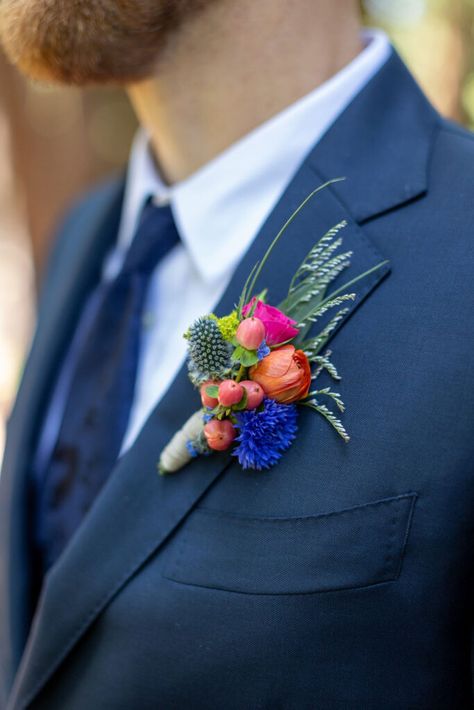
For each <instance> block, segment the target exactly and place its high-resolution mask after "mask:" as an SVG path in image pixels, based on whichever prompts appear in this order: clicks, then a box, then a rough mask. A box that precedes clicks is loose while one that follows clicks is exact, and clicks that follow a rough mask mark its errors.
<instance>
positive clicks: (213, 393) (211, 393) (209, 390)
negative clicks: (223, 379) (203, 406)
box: [206, 385, 219, 399]
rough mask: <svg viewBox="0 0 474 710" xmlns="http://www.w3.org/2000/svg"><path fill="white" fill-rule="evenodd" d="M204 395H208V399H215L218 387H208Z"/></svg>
mask: <svg viewBox="0 0 474 710" xmlns="http://www.w3.org/2000/svg"><path fill="white" fill-rule="evenodd" d="M206 394H207V395H209V397H212V398H213V399H217V395H218V394H219V386H218V385H208V386H207V387H206Z"/></svg>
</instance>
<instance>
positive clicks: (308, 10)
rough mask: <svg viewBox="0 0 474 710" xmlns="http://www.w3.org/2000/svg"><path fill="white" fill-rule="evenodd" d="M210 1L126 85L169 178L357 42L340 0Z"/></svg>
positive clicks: (253, 122) (318, 78)
mask: <svg viewBox="0 0 474 710" xmlns="http://www.w3.org/2000/svg"><path fill="white" fill-rule="evenodd" d="M337 5H338V2H335V3H332V2H331V3H328V2H327V0H299V2H297V3H292V4H291V8H289V6H288V2H287V1H286V0H259V2H255V0H239V2H238V3H235V2H234V0H216V2H210V3H209V5H208V7H207V9H206V10H205V11H203V12H202V13H201V14H200V15H198V16H195V17H193V18H192V19H191V20H190V21H189V23H188V24H187V25H186V26H185V27H183V28H181V30H180V32H179V35H178V36H175V37H173V39H172V42H170V44H169V46H168V48H167V50H166V51H165V52H164V53H163V55H162V56H161V58H160V61H159V64H158V65H157V67H156V72H155V75H154V76H153V77H152V78H150V79H147V80H145V81H142V82H139V83H137V84H133V85H131V86H129V87H127V89H128V93H129V96H130V99H131V101H132V104H133V106H134V108H135V110H136V113H137V115H138V117H139V120H140V122H141V123H142V125H143V126H144V127H145V128H146V129H147V131H148V132H149V134H150V136H151V141H152V145H153V149H154V153H155V157H156V160H157V162H158V163H159V166H160V171H161V173H162V175H163V176H164V177H165V179H166V180H167V181H168V182H169V183H170V184H173V183H175V182H177V181H180V180H183V179H185V178H186V177H188V176H189V175H191V174H192V173H193V172H195V171H196V170H197V169H198V168H200V167H202V166H203V165H205V164H206V163H207V162H209V161H210V160H211V159H212V158H214V157H215V156H216V155H218V154H219V153H221V152H222V151H223V150H225V149H226V148H227V147H228V146H230V145H231V144H232V143H234V142H235V141H236V140H238V139H239V138H241V137H243V136H244V135H246V134H247V133H248V132H249V131H251V130H252V129H254V128H256V127H257V126H258V125H260V124H261V123H263V122H264V121H266V120H268V119H269V118H270V117H271V116H273V115H275V114H277V113H278V112H279V111H281V110H283V109H284V108H285V107H286V106H289V105H290V104H292V103H293V102H294V101H296V100H297V99H299V98H300V97H302V96H304V95H305V94H307V93H309V92H310V91H311V90H312V89H314V88H315V87H316V86H318V85H319V84H321V83H323V82H324V81H326V80H327V79H329V78H330V77H331V76H332V75H333V74H335V73H336V72H337V71H339V69H341V68H342V67H343V66H344V65H346V64H347V63H348V62H349V61H351V59H353V58H354V57H355V56H356V55H357V54H358V53H359V51H360V49H361V41H360V36H359V29H360V28H359V22H358V16H357V12H356V9H355V3H354V10H353V12H352V13H351V12H350V10H351V9H352V6H351V5H350V2H341V5H342V6H343V8H341V9H340V10H339V16H338V13H337V12H336V11H335V10H334V7H335V6H336V7H337Z"/></svg>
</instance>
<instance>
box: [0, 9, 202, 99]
mask: <svg viewBox="0 0 474 710" xmlns="http://www.w3.org/2000/svg"><path fill="white" fill-rule="evenodd" d="M211 2H212V0H0V42H1V43H2V44H3V47H4V49H5V52H6V54H7V57H8V58H9V59H10V61H11V62H12V63H13V64H15V65H16V66H17V67H18V68H19V69H20V70H21V71H23V72H24V73H25V74H27V75H28V76H30V77H31V78H33V79H37V80H40V81H41V80H46V81H52V82H59V83H65V84H73V85H77V86H84V85H90V84H127V83H133V82H136V81H139V80H141V79H144V78H146V77H148V76H150V75H151V74H152V73H153V70H154V67H155V65H156V63H157V62H158V60H159V58H160V55H161V54H162V53H163V52H164V50H165V48H166V47H167V45H168V43H169V40H170V39H171V37H172V36H173V34H175V33H176V32H177V31H178V30H179V29H180V27H181V26H182V25H183V24H184V23H185V22H186V21H187V20H188V19H189V18H190V17H191V16H192V15H194V14H195V13H197V12H199V11H200V10H202V9H204V8H205V7H207V6H208V5H209V4H210V3H211Z"/></svg>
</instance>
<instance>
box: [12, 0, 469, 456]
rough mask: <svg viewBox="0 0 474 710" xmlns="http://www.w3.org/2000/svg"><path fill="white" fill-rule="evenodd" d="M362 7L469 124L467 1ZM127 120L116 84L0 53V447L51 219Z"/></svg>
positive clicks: (95, 173) (114, 147) (131, 122)
mask: <svg viewBox="0 0 474 710" xmlns="http://www.w3.org/2000/svg"><path fill="white" fill-rule="evenodd" d="M327 1H328V2H330V1H331V0H327ZM363 9H364V14H365V20H366V23H367V24H368V25H371V26H378V27H382V28H383V29H385V30H386V31H387V32H388V33H389V35H390V37H391V38H392V41H393V42H394V44H395V46H396V47H397V49H398V51H399V52H400V53H401V55H402V56H403V58H404V59H405V61H406V62H407V64H408V65H409V66H410V68H411V69H412V71H413V73H414V74H415V76H416V77H417V79H418V80H419V82H420V83H421V85H422V87H423V88H424V90H425V91H426V93H427V94H428V96H429V97H430V99H431V100H432V101H433V103H434V104H435V105H436V107H437V108H438V109H439V110H440V111H441V112H442V113H443V114H444V115H447V116H450V117H452V118H454V119H455V120H457V121H460V122H462V123H464V124H465V125H467V126H470V127H471V128H474V0H365V1H364V3H363ZM135 129H136V122H135V119H134V116H133V114H132V111H131V108H130V106H129V105H128V103H127V100H126V98H125V97H124V95H123V94H122V93H121V92H119V91H118V90H103V89H101V90H88V91H79V90H77V89H57V88H47V87H44V86H38V85H33V84H31V83H28V82H26V81H25V80H24V79H22V78H21V77H20V76H19V75H18V74H17V72H15V71H14V70H13V69H12V68H11V67H9V66H8V64H7V63H6V62H5V61H4V59H3V57H2V56H1V55H0V153H1V155H2V157H3V159H2V160H1V161H0V455H1V450H2V446H3V427H2V422H3V421H4V419H5V417H6V416H7V413H8V410H9V407H10V403H11V400H12V397H13V394H14V391H15V389H16V384H17V381H18V374H19V372H20V369H21V364H22V361H23V357H24V352H25V348H26V347H27V345H28V341H29V338H30V334H31V330H32V324H33V320H34V304H35V293H36V290H37V285H38V283H39V281H40V279H41V274H42V270H43V267H44V263H45V258H46V254H47V251H48V244H49V241H50V238H51V234H52V232H53V228H54V225H55V224H56V222H57V220H58V218H59V215H61V214H62V213H63V212H64V210H65V208H66V206H67V204H68V203H69V202H70V201H71V199H72V198H73V196H74V195H75V194H77V193H78V192H80V191H81V190H83V189H84V188H85V187H87V186H89V185H90V184H93V183H94V182H95V181H97V180H98V179H100V177H101V176H103V175H104V174H107V173H110V172H111V171H116V170H119V169H121V167H122V166H123V165H124V164H125V162H126V160H127V156H128V151H129V148H130V142H131V139H132V137H133V134H134V131H135Z"/></svg>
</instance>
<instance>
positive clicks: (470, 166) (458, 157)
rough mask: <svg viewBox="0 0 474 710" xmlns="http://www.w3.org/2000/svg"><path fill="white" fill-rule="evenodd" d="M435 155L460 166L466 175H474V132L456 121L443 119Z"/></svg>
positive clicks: (437, 137) (452, 164) (440, 124)
mask: <svg viewBox="0 0 474 710" xmlns="http://www.w3.org/2000/svg"><path fill="white" fill-rule="evenodd" d="M435 157H438V158H440V159H441V160H445V161H447V162H448V165H449V166H453V167H454V166H456V164H457V165H458V166H459V168H460V169H462V170H463V171H464V172H463V174H464V175H465V176H470V177H471V179H472V176H473V175H474V160H473V158H474V133H472V132H471V131H469V130H468V129H467V128H463V126H460V125H459V124H457V123H455V122H454V121H450V120H448V119H445V118H443V119H441V120H440V122H439V124H438V133H437V136H436V141H435Z"/></svg>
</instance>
